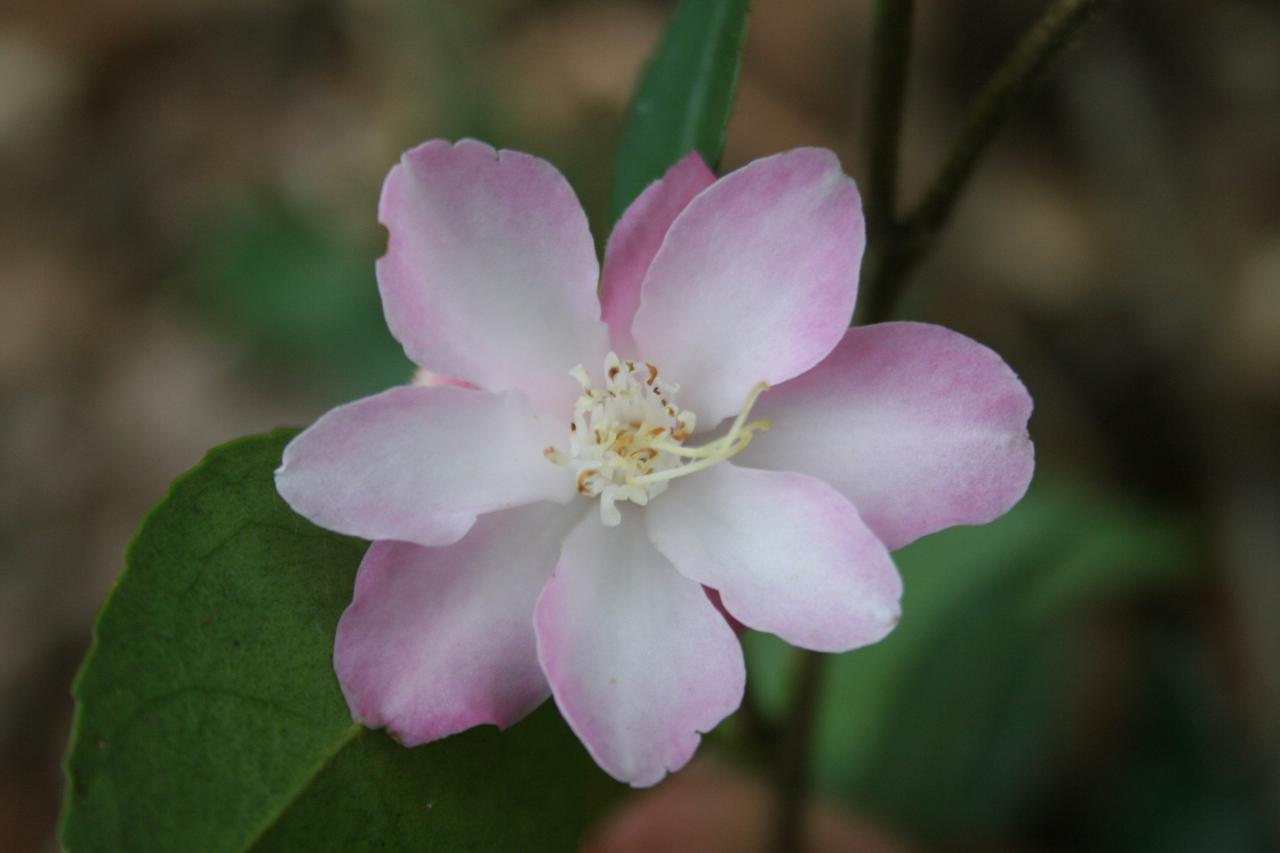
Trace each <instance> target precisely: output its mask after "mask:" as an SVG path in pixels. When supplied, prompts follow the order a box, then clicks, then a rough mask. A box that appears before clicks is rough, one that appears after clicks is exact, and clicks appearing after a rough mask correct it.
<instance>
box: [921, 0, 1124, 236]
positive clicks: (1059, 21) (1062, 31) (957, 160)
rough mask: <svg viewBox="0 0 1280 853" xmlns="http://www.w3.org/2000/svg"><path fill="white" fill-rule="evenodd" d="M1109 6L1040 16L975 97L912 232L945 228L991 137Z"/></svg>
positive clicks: (1071, 6)
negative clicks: (1080, 34) (1082, 31)
mask: <svg viewBox="0 0 1280 853" xmlns="http://www.w3.org/2000/svg"><path fill="white" fill-rule="evenodd" d="M1111 2H1112V0H1057V2H1055V3H1054V4H1053V5H1052V6H1050V7H1049V8H1048V9H1047V10H1045V13H1044V14H1043V15H1042V16H1041V17H1040V20H1038V21H1036V23H1035V24H1034V25H1033V26H1032V27H1031V29H1030V30H1028V31H1027V34H1026V35H1025V36H1023V37H1022V41H1021V42H1019V43H1018V46H1017V47H1016V48H1014V50H1013V53H1011V54H1010V55H1009V58H1008V59H1006V60H1005V61H1004V64H1003V65H1001V66H1000V68H999V70H997V71H996V73H995V75H994V76H993V77H992V78H991V79H990V80H988V81H987V84H986V85H985V86H983V87H982V91H981V92H980V93H978V97H977V98H976V99H975V100H974V106H973V109H971V110H970V111H969V116H968V118H967V119H966V120H965V123H964V126H963V127H962V128H961V129H960V135H959V136H958V137H957V138H956V143H955V145H953V146H952V148H951V153H950V154H948V155H947V159H946V160H945V161H944V162H943V165H942V169H941V171H940V172H939V173H938V177H937V178H936V179H935V180H934V182H933V184H932V185H931V187H930V189H929V191H928V192H927V193H926V194H925V196H924V199H923V200H922V201H921V202H920V206H919V207H917V208H916V210H915V212H914V213H913V214H912V215H911V217H910V220H909V224H910V225H911V226H912V227H914V228H916V229H920V230H924V231H929V232H937V231H938V230H939V229H941V228H942V227H943V226H944V225H945V224H946V222H947V218H948V217H949V216H950V215H951V211H952V210H953V209H954V208H955V203H956V200H957V199H958V198H959V197H960V192H961V191H962V190H963V189H964V186H965V184H966V183H967V182H968V180H969V177H970V176H971V175H972V174H973V168H974V166H975V165H977V162H978V158H980V157H981V156H982V153H983V151H985V150H986V147H987V145H988V144H990V142H991V140H992V138H993V137H994V136H995V135H996V131H998V130H999V129H1000V128H1001V126H1002V125H1003V124H1004V123H1005V120H1006V119H1007V118H1008V117H1009V115H1010V114H1011V113H1012V112H1013V111H1014V109H1016V108H1017V107H1018V106H1020V105H1021V104H1022V102H1023V101H1024V100H1025V99H1026V97H1027V96H1028V95H1029V94H1031V92H1032V91H1033V90H1034V89H1035V87H1036V84H1038V83H1039V82H1040V81H1041V80H1042V79H1043V78H1044V75H1045V71H1046V70H1047V69H1048V68H1049V65H1050V64H1051V63H1052V62H1053V60H1054V59H1056V58H1057V57H1058V56H1059V55H1061V53H1062V52H1063V51H1064V50H1066V49H1067V48H1068V47H1070V46H1071V44H1072V43H1073V42H1074V41H1075V37H1076V36H1077V35H1078V34H1079V33H1080V31H1081V29H1082V28H1083V27H1084V25H1085V24H1087V23H1089V21H1090V20H1091V19H1092V18H1093V16H1094V15H1096V14H1098V13H1099V12H1101V11H1102V9H1103V8H1105V7H1106V6H1107V5H1109V4H1110V3H1111Z"/></svg>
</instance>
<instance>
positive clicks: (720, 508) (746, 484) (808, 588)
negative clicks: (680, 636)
mask: <svg viewBox="0 0 1280 853" xmlns="http://www.w3.org/2000/svg"><path fill="white" fill-rule="evenodd" d="M645 520H646V523H647V525H648V528H649V536H650V538H651V539H652V540H653V543H654V544H655V545H656V546H657V547H658V550H659V551H661V552H662V553H663V554H664V555H665V556H666V557H667V559H669V560H671V562H672V563H673V564H674V565H675V567H676V569H677V570H679V571H680V573H681V574H683V575H684V576H685V577H687V578H690V579H691V580H695V581H697V582H698V583H702V584H706V585H707V586H709V587H711V588H713V589H716V590H718V591H719V593H720V600H721V602H722V603H723V605H724V607H725V609H726V610H728V611H729V613H731V614H732V615H733V616H734V617H735V618H736V619H738V620H739V621H740V622H742V623H743V624H744V625H746V626H747V627H749V628H755V629H756V630H760V631H768V632H770V633H773V634H777V635H778V636H779V637H781V638H782V639H784V640H786V641H787V642H788V643H791V644H792V645H795V646H801V647H803V648H807V649H814V650H816V651H823V652H842V651H848V650H849V649H853V648H857V647H859V646H865V645H867V644H869V643H874V642H876V641H878V640H880V639H882V638H883V637H884V636H885V635H886V634H888V633H889V631H890V630H892V628H893V627H894V625H896V624H897V621H898V615H899V612H900V609H899V603H898V602H899V598H900V597H901V595H902V580H901V578H900V577H899V575H898V571H897V569H896V568H895V567H894V565H893V561H892V559H890V557H889V553H888V551H887V550H886V549H885V547H884V545H882V544H881V543H880V541H879V540H878V539H876V537H875V535H874V534H872V533H871V531H870V530H868V529H867V527H866V525H865V524H863V523H862V520H861V519H860V518H859V517H858V512H857V510H855V509H854V508H853V506H852V505H851V504H850V503H849V501H848V500H846V499H845V498H844V497H843V496H842V495H840V494H839V493H838V492H836V491H835V489H833V488H831V487H830V486H828V485H827V484H826V483H823V482H822V481H820V480H816V479H814V478H812V477H806V476H804V475H803V474H792V473H786V472H778V471H756V470H751V469H748V468H740V467H738V466H737V465H734V464H733V463H731V462H726V463H722V464H720V465H717V466H715V467H713V468H710V469H708V470H706V471H703V472H700V473H699V474H697V475H696V476H692V477H689V478H687V479H684V480H681V481H680V482H678V483H676V484H674V485H673V486H672V488H671V489H670V490H669V491H668V492H667V494H665V495H663V497H662V499H661V500H657V501H654V502H653V504H652V505H651V506H649V507H648V508H647V510H646V512H645Z"/></svg>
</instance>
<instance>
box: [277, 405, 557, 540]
mask: <svg viewBox="0 0 1280 853" xmlns="http://www.w3.org/2000/svg"><path fill="white" fill-rule="evenodd" d="M562 432H563V427H561V426H560V425H558V424H556V423H553V422H551V421H548V420H547V419H545V418H541V417H538V416H536V415H535V414H534V413H533V411H532V410H531V409H530V407H529V403H528V401H527V400H525V398H524V396H523V395H522V394H518V393H515V392H511V391H507V392H503V393H501V394H491V393H489V392H486V391H475V390H469V389H465V388H456V387H451V386H436V387H421V386H404V387H399V388H392V389H391V390H389V391H384V392H382V393H381V394H377V395H375V396H373V397H366V398H365V399H363V400H357V401H355V402H354V403H348V404H346V405H345V406H339V407H338V408H336V409H333V410H332V411H330V412H328V413H327V414H325V415H324V417H322V418H320V420H318V421H316V422H315V424H313V425H312V426H311V427H310V428H308V429H307V430H306V431H304V432H303V433H302V434H301V435H299V436H298V437H297V438H295V439H294V440H293V441H291V442H290V443H289V445H288V446H287V447H286V448H285V450H284V462H283V464H282V465H281V466H280V468H279V470H277V471H276V488H277V489H278V490H279V492H280V494H281V496H282V497H283V498H284V499H285V500H286V501H287V502H288V503H289V505H290V506H291V507H293V509H294V511H296V512H298V513H299V514H300V515H303V516H305V517H306V518H308V519H310V520H311V521H313V522H315V523H316V524H318V525H320V526H321V527H325V528H328V529H329V530H336V531H337V532H339V533H346V534H349V535H352V536H360V537H362V538H364V539H375V540H376V539H398V540H404V541H408V542H415V543H417V544H420V545H446V544H449V543H451V542H456V541H457V540H458V539H459V538H461V537H462V535H463V534H464V533H466V532H467V530H468V529H470V527H471V525H472V524H473V523H475V520H476V516H478V515H480V514H481V513H485V512H492V511H494V510H498V509H506V508H509V507H514V506H520V505H522V504H527V503H532V502H534V501H540V500H551V501H559V502H567V501H568V500H569V499H570V498H571V497H572V496H573V494H574V483H573V477H572V475H571V474H570V473H569V472H568V471H566V470H565V469H564V468H562V467H560V466H557V465H553V464H551V463H550V462H548V461H547V459H546V458H545V457H544V455H543V450H544V449H545V448H546V447H547V446H548V445H551V444H554V443H555V442H556V441H557V440H559V439H560V438H561V435H562Z"/></svg>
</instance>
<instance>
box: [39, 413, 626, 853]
mask: <svg viewBox="0 0 1280 853" xmlns="http://www.w3.org/2000/svg"><path fill="white" fill-rule="evenodd" d="M292 435H293V433H292V432H291V431H279V432H275V433H272V434H270V435H266V436H260V437H252V438H246V439H242V440H240V441H236V442H232V443H230V444H227V445H224V446H223V447H220V448H218V449H216V450H213V451H211V452H210V454H209V456H208V457H207V458H206V459H205V461H204V462H203V463H202V464H201V465H200V466H198V467H197V468H196V469H195V470H193V471H191V472H190V473H188V474H186V475H184V476H183V477H182V478H180V479H179V480H178V481H177V482H176V483H175V484H174V486H173V488H172V489H171V491H170V493H169V495H168V496H167V497H166V498H165V500H164V501H163V502H162V503H161V504H160V505H159V506H158V507H157V508H156V509H155V510H154V511H153V512H152V514H151V515H150V516H149V517H148V518H147V519H146V521H145V522H144V523H143V526H142V529H141V531H140V532H139V533H138V536H137V538H136V539H135V540H134V542H133V543H132V544H131V545H130V547H129V551H128V554H127V559H126V563H127V565H126V570H125V572H124V573H123V575H122V576H121V578H120V580H119V582H118V584H117V586H116V588H115V590H114V591H113V592H112V594H111V596H110V598H109V600H108V602H107V604H106V605H105V606H104V608H103V611H102V613H101V615H100V617H99V620H98V624H97V629H96V639H95V643H94V646H93V648H92V650H91V651H90V654H89V657H88V659H87V661H86V662H85V665H84V668H83V670H82V672H81V674H80V677H79V679H78V681H77V683H76V686H75V689H74V693H75V697H76V721H75V729H74V733H73V742H72V747H71V753H70V756H69V758H68V760H67V777H68V780H67V796H66V803H65V806H64V813H63V822H62V839H63V842H64V844H65V845H66V846H67V848H68V849H70V850H72V851H80V850H127V851H147V850H201V851H242V850H343V851H358V850H374V849H376V850H516V849H519V850H567V849H571V848H572V847H573V845H574V844H575V843H576V840H577V838H578V837H579V835H580V833H581V831H582V829H583V827H584V826H585V824H586V823H587V821H588V820H589V819H590V818H591V817H592V816H593V815H594V814H595V813H596V812H597V810H598V809H599V808H600V807H601V805H602V804H603V803H604V802H605V801H606V800H607V799H609V798H610V797H611V796H612V793H613V792H614V791H615V790H616V786H615V785H614V784H613V783H611V782H609V781H608V780H607V778H606V777H605V776H604V774H603V773H601V772H600V771H599V770H598V769H597V768H596V767H595V765H594V764H593V763H592V762H591V760H590V758H589V757H588V756H587V754H586V752H585V750H583V749H582V747H581V745H580V744H579V743H578V742H577V741H576V739H575V738H574V737H573V735H572V733H571V732H570V731H569V730H568V728H567V727H566V726H565V725H564V723H563V722H562V721H561V719H560V717H559V716H558V715H557V714H556V712H555V709H554V708H553V707H551V706H550V703H548V705H547V706H546V707H544V708H542V709H541V710H540V711H538V712H537V713H535V714H533V715H532V716H531V717H530V718H528V719H526V720H524V721H522V722H521V723H519V724H517V725H516V726H514V727H513V728H512V729H510V730H509V731H507V732H505V733H502V734H499V733H497V732H496V731H495V730H493V729H491V728H488V727H486V728H483V729H476V730H472V731H470V732H466V733H464V734H461V735H456V736H454V737H451V738H446V739H445V740H443V741H439V742H437V743H434V744H428V745H427V746H423V747H418V748H416V749H407V748H405V747H402V746H399V745H398V744H396V743H394V742H393V741H392V740H391V739H390V738H388V737H387V736H386V735H384V734H382V733H381V732H373V731H369V730H367V729H363V728H361V727H360V726H358V725H355V724H354V723H353V722H352V721H351V717H350V715H349V713H348V711H347V706H346V703H345V702H344V700H343V698H342V695H341V692H340V690H339V688H338V684H337V680H336V678H335V677H334V674H333V667H332V662H331V661H332V653H333V636H334V629H335V627H336V625H337V621H338V617H339V616H340V615H341V613H342V610H343V608H345V607H346V605H347V603H348V602H349V600H350V598H351V590H352V584H353V581H354V576H355V571H356V567H357V565H358V564H359V561H360V558H361V556H362V555H363V553H364V549H365V547H366V545H365V543H364V542H361V541H358V540H355V539H349V538H346V537H342V536H339V535H337V534H334V533H329V532H327V531H324V530H320V529H319V528H317V527H314V526H313V525H311V524H310V523H309V522H307V521H305V520H304V519H302V518H300V517H299V516H297V515H295V514H294V513H293V512H291V511H290V510H289V508H288V507H287V506H286V505H285V504H284V502H283V501H282V500H281V499H280V498H279V496H278V495H277V494H276V491H275V486H274V481H273V477H272V472H273V470H274V469H275V467H276V466H277V465H278V464H279V460H280V454H281V451H282V450H283V448H284V445H285V444H286V443H287V441H288V440H289V439H290V438H291V437H292ZM548 781H551V782H553V784H548Z"/></svg>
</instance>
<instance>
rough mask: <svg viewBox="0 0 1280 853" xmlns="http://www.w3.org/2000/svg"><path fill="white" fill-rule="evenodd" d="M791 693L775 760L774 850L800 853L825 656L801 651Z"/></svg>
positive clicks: (780, 852) (785, 852) (783, 852)
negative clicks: (776, 760)
mask: <svg viewBox="0 0 1280 853" xmlns="http://www.w3.org/2000/svg"><path fill="white" fill-rule="evenodd" d="M799 655H800V662H799V666H798V667H797V669H796V676H795V687H794V689H793V691H792V699H791V702H792V704H791V713H790V715H789V717H788V719H787V729H786V732H785V733H784V738H783V741H782V744H781V746H782V753H781V755H780V756H779V760H778V774H777V777H776V782H777V806H778V811H777V816H776V822H775V823H774V836H773V841H774V844H773V850H775V851H776V853H799V851H801V850H803V849H804V840H805V839H804V813H805V805H806V803H807V801H808V793H809V753H810V750H811V742H812V740H813V718H814V713H815V711H816V710H817V707H818V693H819V688H820V687H821V685H822V667H823V664H824V663H825V661H826V657H825V656H824V655H821V654H819V653H817V652H810V651H801V652H800V653H799Z"/></svg>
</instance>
